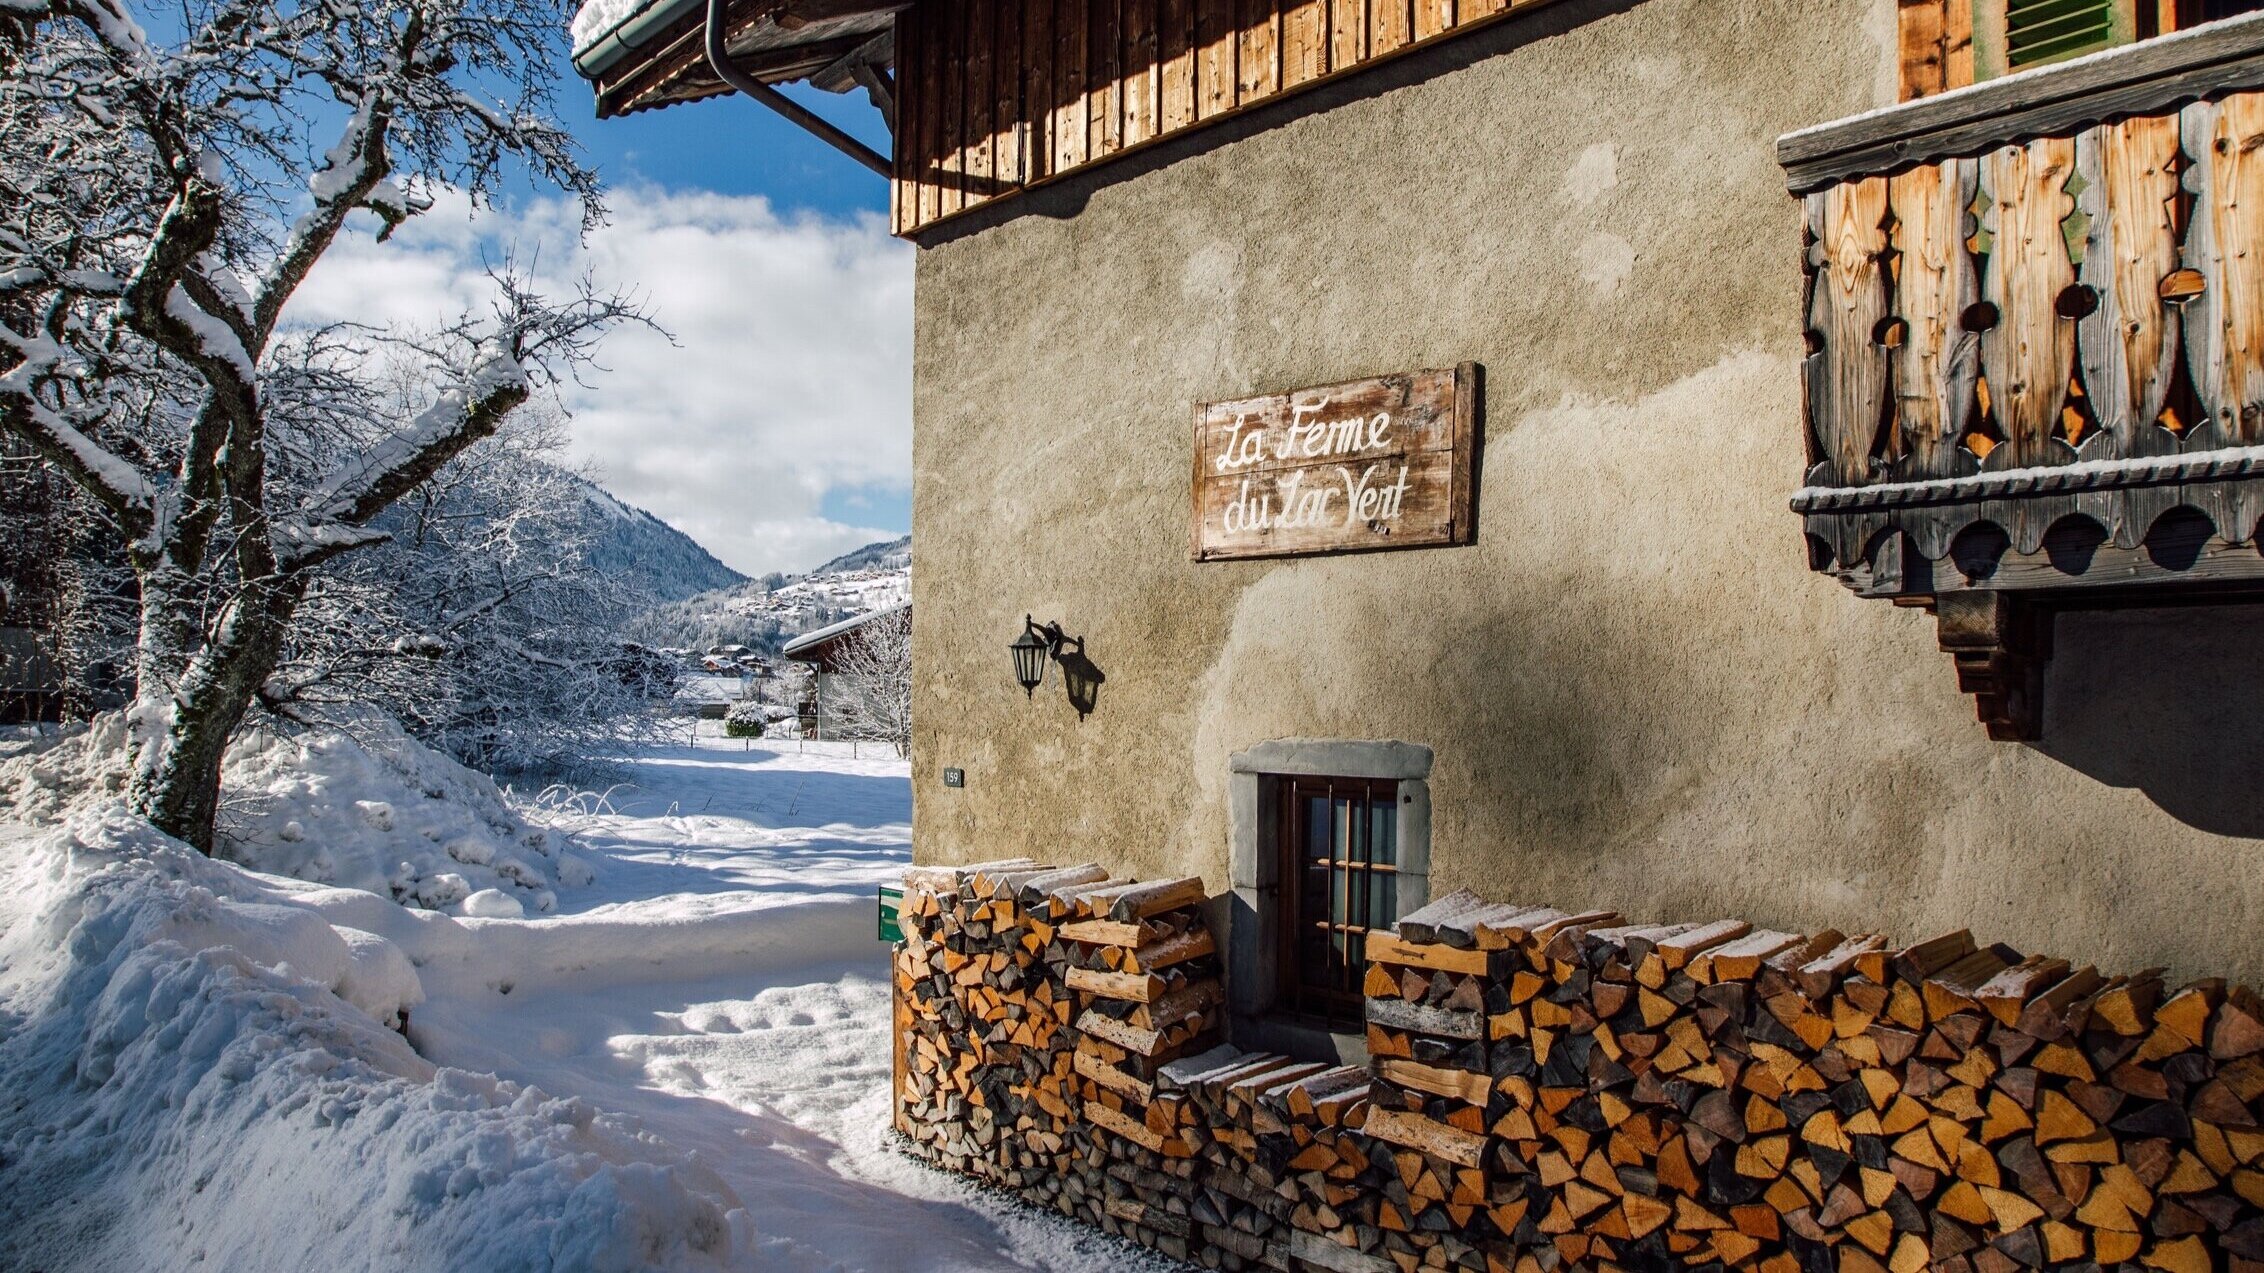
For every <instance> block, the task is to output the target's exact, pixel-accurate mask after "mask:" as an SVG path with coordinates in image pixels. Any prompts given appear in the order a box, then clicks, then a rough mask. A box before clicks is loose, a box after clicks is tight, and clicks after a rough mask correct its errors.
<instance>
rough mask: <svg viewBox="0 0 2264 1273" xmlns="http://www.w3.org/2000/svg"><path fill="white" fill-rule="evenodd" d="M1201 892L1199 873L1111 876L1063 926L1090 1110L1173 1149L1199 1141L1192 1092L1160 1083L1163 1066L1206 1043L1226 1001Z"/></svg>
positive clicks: (1152, 1146)
mask: <svg viewBox="0 0 2264 1273" xmlns="http://www.w3.org/2000/svg"><path fill="white" fill-rule="evenodd" d="M1202 901H1203V882H1202V881H1201V880H1200V879H1193V878H1189V879H1179V880H1168V881H1163V882H1160V883H1151V884H1131V883H1126V884H1108V885H1104V886H1101V887H1098V888H1094V889H1091V890H1088V891H1083V892H1079V893H1076V894H1074V895H1072V896H1071V897H1070V898H1069V905H1070V907H1071V910H1072V912H1073V917H1072V918H1070V919H1069V921H1068V922H1067V923H1065V924H1063V925H1062V927H1061V935H1062V937H1063V938H1064V939H1066V940H1067V941H1068V942H1069V944H1070V955H1069V967H1068V970H1067V972H1066V973H1065V974H1064V978H1063V980H1064V981H1065V982H1066V984H1067V985H1068V987H1069V989H1070V990H1071V991H1072V992H1073V993H1074V994H1075V995H1076V998H1077V1014H1076V1016H1075V1018H1074V1020H1075V1025H1076V1031H1077V1041H1076V1044H1075V1054H1074V1056H1073V1058H1072V1062H1071V1063H1072V1065H1073V1067H1074V1068H1075V1070H1076V1072H1077V1074H1078V1076H1079V1087H1078V1095H1079V1096H1080V1097H1081V1098H1082V1101H1083V1108H1084V1114H1085V1119H1086V1121H1088V1122H1090V1123H1092V1124H1093V1125H1094V1126H1096V1127H1101V1128H1105V1129H1107V1130H1108V1131H1110V1132H1112V1133H1114V1134H1115V1135H1117V1136H1120V1137H1122V1138H1124V1139H1125V1140H1129V1141H1131V1142H1133V1143H1134V1144H1137V1145H1139V1146H1140V1147H1142V1148H1143V1149H1147V1150H1149V1151H1150V1152H1153V1153H1157V1154H1161V1155H1163V1156H1164V1157H1167V1158H1188V1157H1192V1156H1193V1155H1194V1152H1195V1146H1194V1144H1193V1143H1192V1142H1191V1140H1190V1139H1189V1137H1188V1135H1187V1134H1186V1133H1187V1131H1188V1119H1187V1111H1186V1108H1185V1101H1184V1099H1183V1098H1182V1097H1181V1096H1180V1095H1179V1094H1178V1093H1176V1092H1170V1091H1159V1090H1158V1086H1157V1078H1158V1071H1160V1070H1161V1069H1162V1068H1163V1067H1164V1066H1165V1065H1168V1064H1170V1063H1171V1062H1173V1061H1176V1060H1178V1059H1180V1058H1181V1057H1184V1056H1187V1055H1189V1054H1190V1053H1191V1052H1196V1051H1200V1050H1201V1049H1202V1048H1203V1047H1205V1046H1208V1044H1209V1042H1210V1041H1211V1040H1212V1038H1213V1037H1214V1036H1215V1035H1216V1033H1217V1028H1218V1025H1219V1020H1218V1016H1219V1009H1220V1008H1221V1006H1222V1005H1224V1003H1225V1002H1226V994H1225V989H1224V987H1223V986H1222V985H1221V983H1220V981H1219V967H1218V952H1217V948H1216V946H1215V944H1214V943H1213V941H1212V939H1211V933H1210V929H1209V928H1207V927H1205V926H1204V924H1203V919H1202V916H1201V914H1200V913H1198V912H1197V911H1196V910H1195V907H1196V906H1197V905H1198V904H1200V903H1201V902H1202Z"/></svg>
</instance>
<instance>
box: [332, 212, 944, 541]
mask: <svg viewBox="0 0 2264 1273" xmlns="http://www.w3.org/2000/svg"><path fill="white" fill-rule="evenodd" d="M607 204H608V208H609V210H610V212H611V218H610V220H609V222H608V223H607V224H606V225H605V226H603V227H601V228H600V229H598V230H596V231H595V232H593V233H592V234H590V235H589V237H588V238H587V240H586V241H583V240H578V238H577V230H578V228H579V219H578V209H577V208H576V207H575V205H573V204H572V203H571V202H568V201H565V200H560V199H538V200H534V201H531V202H529V203H526V204H524V205H521V206H519V207H517V208H514V209H510V210H508V211H500V212H495V211H491V212H484V213H481V214H480V215H478V216H477V217H474V216H473V215H471V213H470V210H469V208H468V206H467V205H466V204H465V203H464V202H463V201H462V200H460V199H457V200H444V201H443V202H442V203H441V204H440V206H438V207H436V208H435V209H434V210H433V211H432V212H430V213H428V214H426V215H425V216H422V217H419V218H417V219H416V220H415V221H412V222H410V223H409V224H408V225H407V226H406V227H404V228H403V229H402V230H401V232H400V233H398V234H397V235H395V236H394V238H393V240H392V241H390V242H387V243H383V244H380V243H377V242H376V241H375V239H374V237H372V236H371V235H369V234H367V233H361V234H357V235H355V236H354V237H352V238H350V239H348V240H346V241H343V242H341V243H340V244H339V245H338V246H337V247H336V248H334V249H333V250H332V252H331V254H330V255H329V257H327V258H326V259H325V260H324V261H323V262H322V264H321V266H320V267H319V268H318V269H317V270H316V271H315V273H314V275H313V276H312V277H310V278H309V279H308V281H307V284H306V286H305V287H304V288H303V289H302V290H301V291H300V293H299V295H298V296H297V297H296V298H295V299H294V300H293V302H292V307H291V316H292V317H293V318H294V319H296V320H299V321H304V322H323V321H331V320H337V319H354V320H357V321H361V322H397V323H403V324H408V325H432V324H436V323H438V322H441V321H443V320H444V319H448V318H452V317H454V316H456V315H460V314H462V313H463V312H465V311H466V310H467V309H473V308H478V307H482V306H483V305H484V298H485V297H486V295H487V291H488V285H487V279H486V277H485V269H486V266H487V265H488V264H490V263H493V262H496V261H499V260H501V259H502V258H503V257H504V256H505V255H510V256H512V257H514V258H515V259H516V260H517V261H518V262H519V264H520V267H521V268H522V269H523V270H526V271H529V272H531V273H533V274H534V275H535V276H536V277H537V278H538V280H540V281H541V282H542V285H543V286H544V287H545V288H546V289H548V290H550V291H552V292H554V293H564V292H565V291H567V290H569V289H570V287H571V286H572V283H573V280H575V279H576V278H577V277H579V276H580V275H581V274H582V273H584V272H587V273H589V274H590V275H591V276H592V277H593V278H594V279H595V280H596V282H597V284H598V286H599V287H601V288H623V289H627V290H629V291H631V292H633V293H634V294H636V295H637V297H638V298H639V299H640V300H642V301H643V302H644V304H645V305H646V307H647V308H648V309H649V310H650V311H651V313H652V315H653V317H654V318H655V320H657V321H658V322H659V323H660V324H661V326H662V327H664V328H666V329H667V333H668V335H661V334H659V333H655V332H650V331H644V330H638V329H634V328H624V329H622V330H620V331H618V332H616V333H614V334H613V335H611V336H609V337H607V339H606V340H605V342H604V345H603V346H602V348H601V349H600V351H599V355H598V361H599V363H600V365H601V368H602V369H601V370H597V371H593V372H590V373H588V374H587V375H586V376H585V379H586V381H587V382H588V383H587V384H586V385H568V386H566V388H565V391H564V392H565V397H566V403H567V406H568V407H569V408H571V409H572V411H573V412H574V424H573V435H574V445H575V446H576V448H577V449H578V451H579V452H580V455H579V456H578V457H577V458H586V459H589V460H591V461H594V462H595V464H596V467H597V470H598V476H599V477H600V478H601V480H603V481H604V483H605V485H606V486H607V488H608V489H610V490H612V491H613V492H614V493H615V494H618V495H620V496H621V497H622V498H623V499H626V500H628V501H629V502H631V503H633V504H638V505H641V506H643V507H645V508H648V509H651V510H652V511H653V512H655V513H657V514H659V515H660V516H661V517H663V518H665V519H667V521H668V522H669V523H671V524H672V525H674V526H676V527H677V528H679V529H681V530H683V531H684V532H685V533H687V534H689V535H691V536H692V537H693V538H694V539H697V540H699V541H700V543H702V544H704V545H706V546H707V548H708V549H709V550H710V551H712V552H714V553H715V554H716V555H717V556H718V557H721V558H722V559H723V560H724V561H725V562H726V563H728V564H730V565H731V566H734V567H736V568H738V569H739V570H742V571H746V572H748V573H750V574H761V573H765V572H768V571H772V570H800V569H806V568H808V567H810V566H813V565H816V564H818V563H819V562H821V561H824V560H825V559H826V558H828V557H831V556H835V555H837V554H839V553H841V552H844V551H847V550H848V549H851V548H854V547H857V546H858V545H860V544H864V543H869V542H871V541H872V540H875V539H884V538H892V537H893V536H894V535H895V534H896V533H897V532H893V531H888V530H883V529H875V528H871V527H859V526H851V525H846V524H843V523H841V522H837V521H833V520H830V519H828V518H826V517H824V516H823V515H821V513H820V511H819V510H820V507H821V504H822V502H823V501H824V500H825V498H826V496H827V495H828V493H830V492H835V491H843V490H848V489H852V488H878V489H880V490H897V491H901V490H904V489H906V488H908V487H909V485H910V482H911V472H912V407H911V401H912V392H911V391H912V384H911V381H912V256H911V249H910V248H909V247H908V246H906V245H905V244H902V243H899V242H897V241H896V240H894V239H891V238H890V237H889V236H888V232H887V228H886V225H885V223H884V222H883V221H882V219H881V218H879V217H864V218H859V219H857V220H854V221H838V220H825V219H820V218H815V217H796V218H792V219H782V218H780V217H779V216H777V215H775V214H774V213H773V212H772V211H771V208H770V204H769V202H768V201H767V200H765V199H763V198H760V197H757V196H735V195H720V194H712V193H706V192H671V191H663V190H656V189H651V188H630V189H625V190H618V191H615V192H613V193H612V194H611V195H610V196H609V197H608V199H607ZM670 336H673V337H674V343H671V341H670V339H669V337H670Z"/></svg>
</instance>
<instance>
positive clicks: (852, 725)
mask: <svg viewBox="0 0 2264 1273" xmlns="http://www.w3.org/2000/svg"><path fill="white" fill-rule="evenodd" d="M826 692H827V694H828V695H829V697H830V700H831V705H832V708H833V713H834V717H835V719H836V720H838V721H839V722H840V730H841V732H842V733H844V734H846V735H848V736H849V737H851V738H872V739H878V740H880V741H882V742H886V743H888V744H889V745H890V746H892V747H894V748H895V749H896V754H897V755H899V756H909V755H911V754H912V611H911V608H910V607H908V606H907V607H905V608H903V609H899V610H892V611H889V612H888V613H886V614H883V615H880V616H878V617H876V618H874V619H872V620H870V621H869V622H867V623H865V624H864V625H863V626H862V627H859V628H858V629H857V630H856V632H855V633H853V634H852V635H851V636H850V638H849V639H848V640H847V641H845V642H843V649H842V653H841V655H840V657H839V658H837V659H835V660H834V665H833V671H832V672H831V673H830V674H829V675H828V676H827V677H826Z"/></svg>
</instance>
